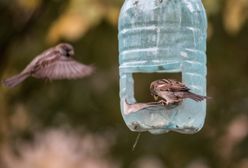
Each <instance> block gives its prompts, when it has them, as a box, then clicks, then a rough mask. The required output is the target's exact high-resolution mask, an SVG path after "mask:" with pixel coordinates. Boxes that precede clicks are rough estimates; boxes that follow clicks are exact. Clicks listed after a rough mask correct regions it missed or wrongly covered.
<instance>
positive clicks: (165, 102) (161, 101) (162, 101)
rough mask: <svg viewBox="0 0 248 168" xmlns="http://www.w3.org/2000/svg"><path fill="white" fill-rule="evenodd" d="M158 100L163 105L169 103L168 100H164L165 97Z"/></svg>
mask: <svg viewBox="0 0 248 168" xmlns="http://www.w3.org/2000/svg"><path fill="white" fill-rule="evenodd" d="M158 102H159V103H160V104H162V105H163V106H165V105H168V103H167V101H166V100H164V99H162V100H159V101H158Z"/></svg>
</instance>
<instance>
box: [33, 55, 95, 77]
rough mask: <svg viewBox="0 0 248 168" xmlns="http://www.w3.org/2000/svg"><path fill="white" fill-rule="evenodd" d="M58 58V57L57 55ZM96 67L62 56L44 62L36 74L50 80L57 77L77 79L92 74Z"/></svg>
mask: <svg viewBox="0 0 248 168" xmlns="http://www.w3.org/2000/svg"><path fill="white" fill-rule="evenodd" d="M57 58H58V57H57ZM93 71H94V67H93V66H90V65H84V64H81V63H79V62H77V61H76V60H74V59H73V58H61V57H59V58H58V59H54V60H50V62H47V63H46V62H43V67H42V68H40V69H39V70H38V71H37V72H36V74H37V76H40V77H42V78H48V79H50V80H56V79H77V78H82V77H85V76H88V75H90V74H92V73H93Z"/></svg>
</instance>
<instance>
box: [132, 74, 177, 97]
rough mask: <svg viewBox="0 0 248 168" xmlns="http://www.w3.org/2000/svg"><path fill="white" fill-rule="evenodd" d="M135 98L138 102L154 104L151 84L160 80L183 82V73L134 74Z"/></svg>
mask: <svg viewBox="0 0 248 168" xmlns="http://www.w3.org/2000/svg"><path fill="white" fill-rule="evenodd" d="M133 78H134V96H135V99H136V101H137V102H152V101H154V98H153V97H152V96H151V93H150V84H151V82H153V81H155V80H159V79H175V80H177V81H182V74H181V73H134V74H133Z"/></svg>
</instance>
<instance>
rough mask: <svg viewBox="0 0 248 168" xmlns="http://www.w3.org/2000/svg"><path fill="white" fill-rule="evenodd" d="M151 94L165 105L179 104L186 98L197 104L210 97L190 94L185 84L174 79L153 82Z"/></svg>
mask: <svg viewBox="0 0 248 168" xmlns="http://www.w3.org/2000/svg"><path fill="white" fill-rule="evenodd" d="M150 92H151V95H152V96H153V97H154V99H155V100H156V101H157V100H158V99H159V98H160V99H161V100H160V101H159V102H160V103H162V104H164V105H171V104H179V103H181V102H182V101H183V99H185V98H190V99H193V100H195V101H197V102H199V101H202V100H204V99H206V98H208V97H206V96H201V95H197V94H195V93H192V92H190V89H189V88H188V87H187V86H185V85H184V84H183V83H181V82H178V81H175V80H173V79H160V80H156V81H153V82H152V83H151V85H150Z"/></svg>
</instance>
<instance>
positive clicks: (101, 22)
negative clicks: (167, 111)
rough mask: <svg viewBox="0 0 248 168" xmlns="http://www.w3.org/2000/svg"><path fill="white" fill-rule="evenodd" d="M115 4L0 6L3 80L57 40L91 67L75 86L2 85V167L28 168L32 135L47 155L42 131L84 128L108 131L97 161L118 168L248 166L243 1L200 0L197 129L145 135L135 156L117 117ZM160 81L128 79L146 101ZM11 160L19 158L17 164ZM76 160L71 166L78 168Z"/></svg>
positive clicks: (67, 1)
mask: <svg viewBox="0 0 248 168" xmlns="http://www.w3.org/2000/svg"><path fill="white" fill-rule="evenodd" d="M122 3H123V1H122V0H64V1H61V0H12V1H9V0H1V1H0V20H1V21H2V24H1V26H0V72H1V73H0V75H1V77H2V78H5V77H7V76H10V75H13V74H15V73H17V72H19V71H21V70H22V69H23V67H24V66H25V65H26V64H27V63H28V62H29V61H30V60H32V58H33V57H34V56H35V55H37V54H39V53H40V52H41V51H42V50H44V49H46V48H48V47H50V46H52V45H55V44H56V43H58V42H61V41H67V42H70V43H72V44H73V45H74V47H75V51H76V55H75V57H76V59H78V60H79V61H82V62H84V63H86V64H95V65H96V67H97V72H96V73H95V74H94V75H93V76H92V77H88V78H85V79H81V80H75V81H54V82H51V83H49V82H48V83H46V82H43V81H40V80H35V79H29V80H27V81H26V82H25V83H23V84H22V85H20V86H19V87H16V88H15V89H7V88H4V87H0V133H1V136H0V138H1V139H0V140H1V141H0V142H1V144H0V148H1V149H3V150H1V149H0V151H1V154H2V156H5V157H2V159H1V160H0V167H3V168H5V167H4V166H6V165H4V162H3V161H4V160H5V162H6V163H7V164H8V166H9V167H10V168H12V167H16V165H24V167H26V166H25V165H26V163H27V165H30V162H27V161H28V159H27V158H26V157H27V156H30V157H31V156H32V155H33V154H37V151H39V150H41V149H42V150H43V148H38V147H34V148H33V149H32V145H30V144H29V143H31V142H34V144H38V146H42V143H41V142H37V138H36V137H37V134H39V132H41V135H40V134H39V136H44V137H45V138H40V139H41V141H42V139H44V145H45V147H44V150H45V149H47V146H46V143H48V142H49V140H47V139H46V137H47V136H49V135H50V134H48V135H47V133H46V131H44V130H50V129H53V128H58V127H59V128H60V129H62V130H70V131H72V130H79V131H78V132H77V133H75V134H78V135H77V136H79V137H80V136H81V135H83V134H82V133H81V132H80V131H82V130H87V132H89V133H90V134H101V133H103V132H109V134H108V135H109V136H113V137H114V139H115V141H114V142H115V143H112V145H109V146H107V149H106V150H109V152H110V154H109V156H110V157H105V156H104V157H102V156H101V159H102V158H105V159H106V158H108V160H109V162H118V164H113V165H114V167H131V168H132V167H135V168H146V167H147V166H148V165H152V166H153V167H154V168H161V167H169V168H174V167H175V168H181V167H187V168H199V167H204V168H205V167H206V168H208V167H211V168H212V167H213V168H222V167H223V168H224V167H225V168H228V167H230V168H232V167H235V168H236V167H237V168H245V167H248V152H247V151H248V115H247V112H248V87H247V83H248V75H247V72H248V69H247V67H248V55H247V54H248V46H247V44H248V1H247V0H203V3H204V5H205V7H206V11H207V13H208V21H209V29H208V32H209V33H208V34H209V37H208V50H207V53H208V95H210V96H212V97H213V100H211V101H209V103H208V113H207V119H206V124H205V126H204V128H203V130H202V131H201V132H199V133H198V134H195V135H181V134H177V133H168V134H164V135H159V136H154V135H150V134H149V133H144V134H142V136H141V140H140V142H139V144H138V145H137V148H136V151H134V152H131V146H132V143H133V142H134V139H135V136H136V134H135V133H132V132H130V131H129V130H128V128H127V127H126V126H125V124H124V122H123V121H122V117H121V114H120V107H119V97H118V94H119V85H118V39H117V34H118V31H117V23H118V13H119V9H120V7H121V5H122ZM159 77H160V75H158V74H156V75H155V76H154V75H148V76H147V77H146V78H145V77H144V74H142V75H137V76H135V78H136V79H137V83H136V86H135V87H136V89H137V92H136V93H137V97H139V98H140V99H142V100H148V99H149V96H150V95H149V94H148V91H144V90H147V86H148V84H149V82H150V81H151V80H153V79H154V78H159ZM176 77H178V76H176ZM62 134H63V133H62ZM67 136H68V137H74V134H73V135H72V134H66V136H64V135H62V136H60V134H59V135H58V137H59V138H61V139H62V140H57V141H61V142H63V141H69V142H70V140H68V139H66V138H67ZM51 137H53V136H51ZM38 139H39V138H38ZM52 139H53V138H52ZM55 139H56V138H55ZM20 142H22V143H20ZM23 142H25V143H28V144H29V145H27V146H28V147H27V149H28V150H27V151H25V149H24V148H21V147H22V146H23ZM40 143H41V145H39V144H40ZM51 143H54V142H53V141H52V140H51ZM72 143H74V140H73V142H72ZM95 143H96V144H97V143H98V142H95ZM154 144H156V145H154ZM90 145H91V146H94V144H92V143H89V146H90ZM34 146H36V145H34ZM62 146H64V145H62ZM72 146H74V147H75V145H72ZM30 148H31V149H30ZM48 149H49V147H48ZM66 149H67V148H66ZM80 149H81V148H80ZM13 150H14V151H16V152H13ZM97 150H98V149H97ZM18 151H19V152H18ZM51 151H52V152H55V153H56V150H54V151H53V149H51ZM57 152H60V151H57ZM69 152H70V151H69ZM73 152H74V151H73ZM18 153H19V154H18ZM38 153H39V152H38ZM41 153H42V152H41ZM49 154H51V153H49ZM52 154H53V153H52ZM52 154H51V156H50V158H52V157H53V155H52ZM43 155H44V154H43ZM43 155H42V156H43ZM68 155H70V154H68ZM103 155H105V153H103ZM6 156H7V161H6ZM18 156H23V158H24V160H23V162H21V161H20V160H18V159H17V158H18ZM56 156H57V155H56ZM95 157H98V155H96V156H95V155H94V157H93V159H94V158H95ZM42 158H43V157H39V159H42ZM109 158H111V159H109ZM11 159H12V160H11ZM16 159H17V160H18V161H16ZM25 159H26V160H25ZM33 159H34V158H33ZM48 159H49V158H46V159H44V161H43V162H42V161H41V162H37V163H44V162H46V160H48ZM9 160H10V161H11V163H12V164H9V163H10V162H8V161H9ZM62 160H63V159H62ZM25 161H26V162H25ZM77 161H78V160H77V159H76V161H75V164H79V163H78V162H77ZM98 161H99V160H98ZM100 161H101V160H100ZM60 162H61V161H60ZM65 162H67V161H66V160H65ZM109 162H106V163H109ZM54 163H56V161H54ZM70 163H71V162H70ZM72 163H73V164H74V162H72ZM80 163H81V162H80ZM104 163H105V161H104ZM111 165H112V164H111ZM11 166H12V167H11ZM42 166H43V167H42ZM40 167H42V168H50V167H51V168H54V166H51V165H50V167H49V166H48V165H40ZM74 167H79V166H75V165H74ZM88 167H90V166H88ZM148 167H149V166H148Z"/></svg>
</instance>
